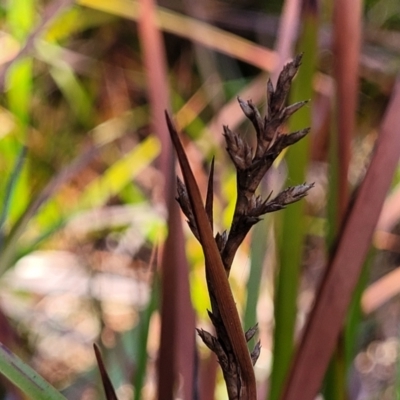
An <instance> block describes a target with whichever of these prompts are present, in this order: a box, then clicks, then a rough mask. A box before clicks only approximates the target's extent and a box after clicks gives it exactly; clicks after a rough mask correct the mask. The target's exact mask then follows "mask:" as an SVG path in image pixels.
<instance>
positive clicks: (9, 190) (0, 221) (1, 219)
mask: <svg viewBox="0 0 400 400" xmlns="http://www.w3.org/2000/svg"><path fill="white" fill-rule="evenodd" d="M25 156H26V147H25V146H22V148H21V150H20V153H19V154H18V157H17V159H16V161H15V165H14V168H13V171H12V174H11V177H10V179H9V181H8V183H7V186H6V188H5V191H4V199H3V209H2V210H1V214H0V251H1V248H2V246H3V235H4V232H3V228H4V223H5V222H6V219H7V216H8V214H9V209H10V202H11V199H12V195H13V193H14V191H15V187H16V185H17V182H18V178H19V177H20V174H21V171H22V167H23V165H24V160H25Z"/></svg>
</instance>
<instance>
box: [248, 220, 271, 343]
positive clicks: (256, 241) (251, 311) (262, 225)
mask: <svg viewBox="0 0 400 400" xmlns="http://www.w3.org/2000/svg"><path fill="white" fill-rule="evenodd" d="M268 226H269V218H268V216H266V217H264V219H263V220H262V221H260V222H259V223H258V224H257V225H256V226H255V227H254V228H253V232H252V237H251V250H250V253H251V254H250V259H251V264H250V275H249V279H248V281H247V299H246V308H245V312H244V318H243V328H244V329H245V330H247V329H249V328H250V327H252V326H254V325H255V323H256V322H257V315H256V313H257V303H258V297H259V293H260V285H261V276H262V269H263V264H264V257H265V252H266V250H267V239H266V238H267V232H268ZM248 347H249V349H250V350H253V349H252V341H250V342H249V343H248Z"/></svg>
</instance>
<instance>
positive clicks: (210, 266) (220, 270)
mask: <svg viewBox="0 0 400 400" xmlns="http://www.w3.org/2000/svg"><path fill="white" fill-rule="evenodd" d="M166 118H167V123H168V128H169V131H170V135H171V139H172V142H173V144H174V146H175V150H176V153H177V155H178V159H179V163H180V166H181V169H182V174H183V177H184V180H185V184H186V188H187V192H188V196H189V200H190V204H191V207H192V210H193V214H194V218H195V221H196V225H197V229H198V232H199V237H200V243H201V245H202V248H203V252H204V257H205V264H206V276H207V284H208V287H209V292H210V298H211V302H212V304H213V313H212V314H211V313H210V317H211V318H212V319H213V323H214V325H217V326H216V329H217V330H218V326H219V330H222V331H224V333H225V335H224V338H225V339H226V340H227V341H228V342H227V343H226V342H224V345H225V346H226V347H227V348H230V351H231V352H232V354H231V355H232V356H233V362H234V363H236V367H237V368H236V373H237V374H238V375H237V376H233V377H231V379H229V380H227V376H226V375H225V380H227V388H228V393H229V398H230V399H241V400H245V399H246V400H254V399H256V397H257V395H256V381H255V376H254V370H253V365H252V361H251V358H250V354H249V351H248V349H247V345H246V339H245V336H244V333H243V330H242V326H241V322H240V318H239V314H238V312H237V309H236V305H235V301H234V298H233V295H232V292H231V289H230V286H229V283H228V278H227V276H226V273H225V269H224V266H223V263H222V259H221V256H220V253H219V250H218V247H217V244H216V242H215V240H214V237H213V233H212V229H211V226H210V223H209V220H208V217H207V213H206V211H205V209H204V206H203V202H202V200H201V195H200V191H199V188H198V186H197V183H196V181H195V178H194V175H193V172H192V170H191V168H190V165H189V161H188V159H187V156H186V154H185V151H184V149H183V146H182V144H181V142H180V140H179V137H178V133H177V131H176V129H175V127H174V125H173V123H172V121H171V119H170V118H169V116H168V114H166ZM219 317H220V318H219ZM217 319H218V321H216V320H217ZM220 324H222V326H220ZM199 333H200V332H199ZM201 333H204V335H205V336H204V337H205V338H206V339H204V338H203V336H202V338H203V340H204V341H206V340H209V342H213V340H214V339H215V341H217V339H216V338H213V337H211V335H210V334H207V332H204V331H202V332H201ZM215 344H216V343H214V345H215ZM210 345H211V346H212V345H213V344H210ZM220 360H221V359H220ZM227 362H228V360H227Z"/></svg>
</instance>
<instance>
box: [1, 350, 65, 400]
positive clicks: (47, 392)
mask: <svg viewBox="0 0 400 400" xmlns="http://www.w3.org/2000/svg"><path fill="white" fill-rule="evenodd" d="M0 373H1V374H3V375H4V376H5V377H6V378H7V379H8V380H9V381H11V382H12V383H14V385H15V386H17V387H18V388H19V389H21V390H22V391H23V392H24V393H26V395H27V396H28V397H29V398H30V399H32V400H65V397H64V396H63V395H62V394H61V393H59V392H58V391H57V390H56V389H55V388H54V387H53V386H51V385H50V384H49V383H48V382H47V381H45V380H44V379H43V378H42V377H41V376H40V375H39V374H38V373H37V372H36V371H34V370H33V369H32V368H31V367H29V366H28V365H27V364H25V363H24V362H23V361H22V360H21V359H20V358H18V357H17V356H16V355H15V354H13V353H12V352H11V351H10V350H8V349H7V348H6V347H5V346H4V345H2V344H0Z"/></svg>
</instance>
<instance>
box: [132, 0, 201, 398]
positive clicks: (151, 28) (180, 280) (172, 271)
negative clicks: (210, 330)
mask: <svg viewBox="0 0 400 400" xmlns="http://www.w3.org/2000/svg"><path fill="white" fill-rule="evenodd" d="M140 5H141V8H140V11H141V12H140V19H139V26H138V28H139V38H140V42H141V49H142V53H143V58H144V63H145V68H146V76H147V80H148V88H149V101H150V106H151V113H152V115H151V120H152V128H153V129H154V130H155V133H156V134H157V137H158V138H159V140H160V142H161V156H160V159H159V160H158V166H159V169H160V171H162V173H163V175H164V198H165V199H166V203H167V208H168V231H169V234H168V238H167V240H166V242H165V245H164V248H163V255H162V259H161V260H162V270H163V274H162V294H161V296H162V299H161V307H162V316H161V318H162V327H161V338H160V356H159V365H158V371H159V374H158V379H159V387H158V392H159V393H158V396H159V398H160V399H161V398H162V399H163V400H164V399H172V398H173V397H174V395H175V394H174V391H175V389H176V386H177V385H176V383H177V379H178V376H179V377H181V378H182V382H181V383H182V385H181V387H180V389H181V390H182V393H180V395H181V396H182V397H184V398H190V397H191V396H192V393H193V377H194V360H193V357H194V353H195V333H194V332H195V322H194V321H195V316H194V311H193V308H192V304H191V301H190V292H189V290H190V289H189V280H188V268H187V262H186V256H185V252H184V247H183V246H182V245H181V243H182V241H183V233H182V224H181V219H180V214H179V210H178V207H177V206H176V204H175V199H174V197H175V185H174V180H175V177H174V169H175V168H174V159H173V157H171V142H170V140H169V135H168V130H167V127H166V126H165V121H164V110H165V109H166V108H168V106H169V90H168V73H167V63H166V57H165V48H164V45H163V42H162V35H161V32H160V30H159V28H158V25H157V22H156V19H157V15H156V5H155V3H154V2H153V0H142V1H141V2H140ZM171 293H173V294H174V295H173V296H172V295H171ZM178 341H179V342H178Z"/></svg>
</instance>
